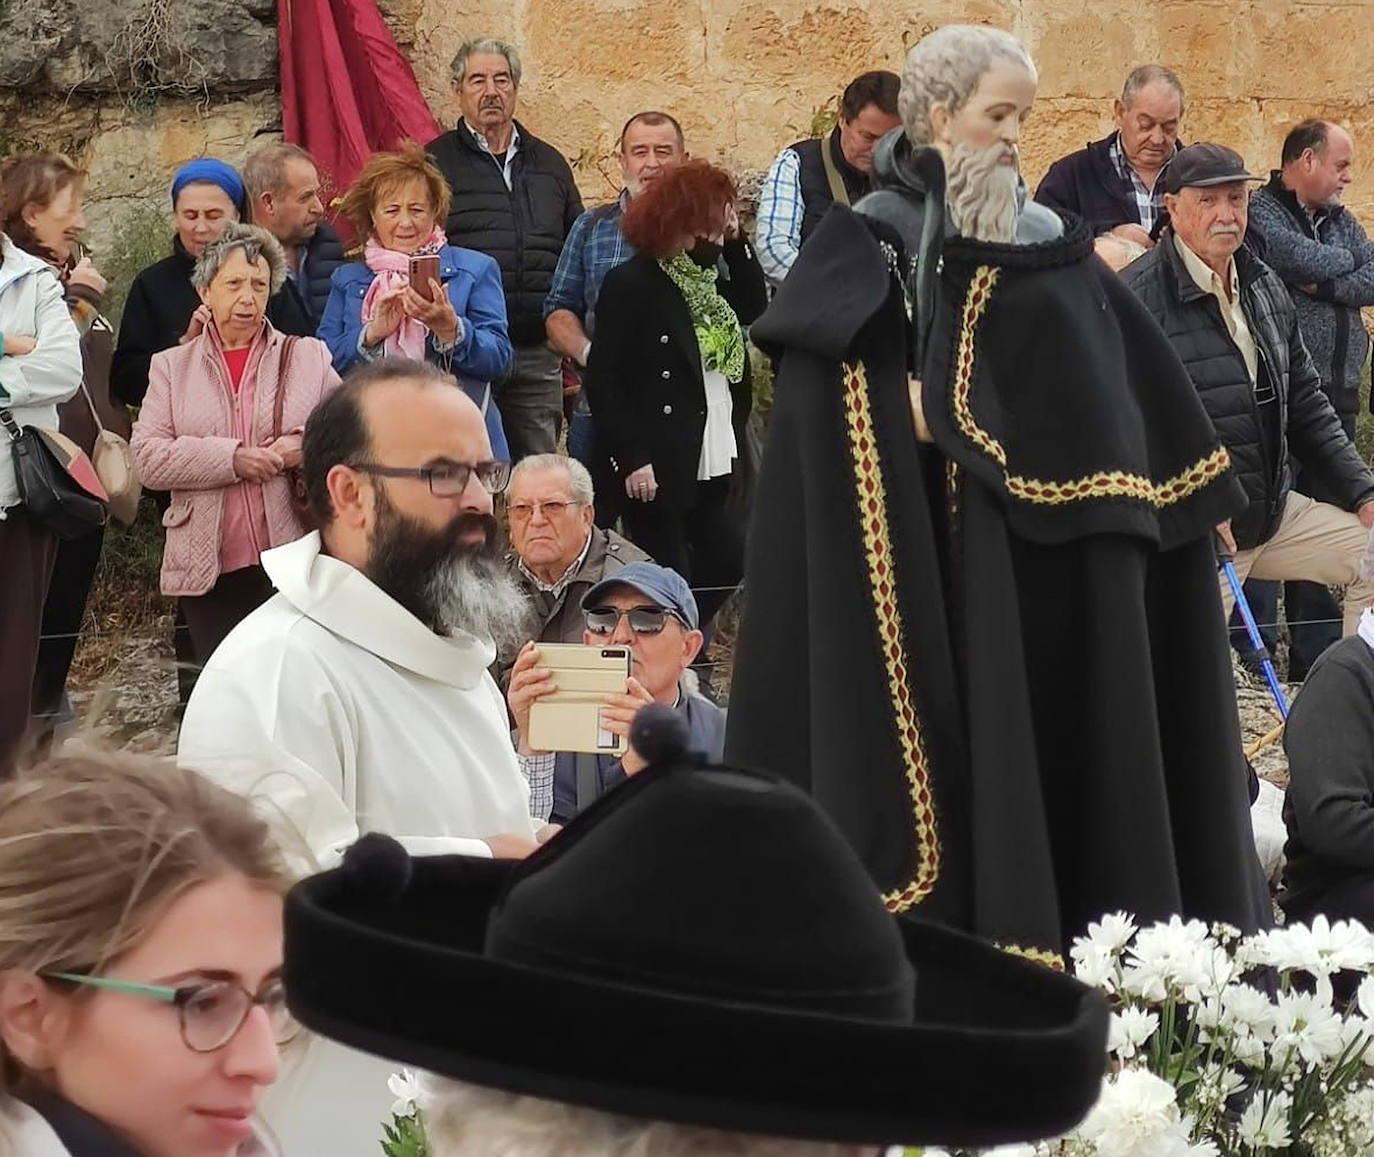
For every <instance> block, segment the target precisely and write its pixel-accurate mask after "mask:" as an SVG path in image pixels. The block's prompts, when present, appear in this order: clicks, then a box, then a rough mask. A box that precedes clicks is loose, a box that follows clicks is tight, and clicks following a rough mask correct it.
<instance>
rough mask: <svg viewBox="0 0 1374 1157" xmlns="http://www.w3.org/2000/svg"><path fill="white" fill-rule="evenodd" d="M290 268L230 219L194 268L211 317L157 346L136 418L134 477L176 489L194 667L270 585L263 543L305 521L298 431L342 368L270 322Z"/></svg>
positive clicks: (277, 251) (252, 230) (175, 577)
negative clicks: (262, 561) (175, 342)
mask: <svg viewBox="0 0 1374 1157" xmlns="http://www.w3.org/2000/svg"><path fill="white" fill-rule="evenodd" d="M285 278H286V259H285V257H284V256H283V254H282V251H281V246H280V245H279V244H278V243H277V241H276V239H275V238H273V237H272V235H271V234H270V233H268V232H267V231H266V230H265V229H260V228H257V227H256V226H253V225H230V226H229V227H228V228H226V229H225V231H224V234H223V235H222V236H221V237H220V239H219V240H218V241H216V242H214V243H212V244H211V245H209V246H208V247H207V248H206V250H205V252H204V253H203V254H202V255H201V257H200V259H199V260H198V261H197V262H196V268H195V273H194V274H193V275H192V278H191V280H192V284H193V285H195V287H196V290H197V291H198V292H199V293H200V296H201V300H202V301H203V302H204V304H205V306H206V310H207V312H208V313H209V321H208V322H206V324H205V326H204V328H203V329H202V330H201V331H200V332H199V333H197V334H195V335H194V336H192V337H190V338H189V340H184V341H183V342H182V344H181V345H179V346H175V347H173V348H172V349H169V350H164V351H163V352H162V353H160V354H155V355H154V356H153V360H152V366H151V369H150V371H149V375H148V393H147V396H146V397H145V398H144V400H143V408H142V410H140V411H139V415H138V421H137V422H135V423H134V433H133V439H132V444H133V451H134V456H135V458H136V459H137V461H138V469H139V476H140V477H141V478H142V480H143V483H144V485H146V486H148V487H151V488H152V489H155V490H170V491H171V492H172V502H171V505H170V506H169V507H168V508H167V513H166V514H165V515H163V518H162V523H163V525H164V526H165V527H166V528H167V544H166V547H165V548H164V550H163V555H162V593H163V594H166V595H176V596H177V597H178V598H180V599H181V608H182V611H183V613H184V615H185V617H186V624H187V627H188V628H189V629H190V633H191V645H192V650H193V652H194V655H195V661H196V663H197V664H198V665H204V663H205V661H206V660H207V659H208V658H209V657H210V655H211V653H212V652H213V651H214V649H215V648H216V647H217V646H218V645H219V643H220V640H222V639H223V638H224V636H225V635H227V634H228V633H229V632H230V631H231V630H232V629H233V627H234V626H235V624H237V623H238V622H239V620H240V619H242V618H243V617H244V616H245V615H247V614H248V613H249V612H250V611H252V610H253V609H255V608H256V607H257V606H259V605H260V604H261V603H263V602H265V601H266V600H267V599H268V597H269V596H270V595H271V594H272V584H271V583H270V582H269V581H268V579H267V576H266V574H265V573H264V572H263V569H262V567H261V566H260V565H259V564H258V558H259V556H260V555H261V554H262V552H263V551H265V550H267V549H269V548H271V547H274V546H281V545H282V544H283V543H287V542H292V541H294V540H295V539H297V538H300V537H301V536H302V535H303V534H305V533H306V531H307V529H308V527H306V526H305V524H304V523H303V522H302V519H301V515H300V514H299V513H298V511H299V510H300V509H301V506H300V504H298V503H297V502H296V500H295V491H296V482H297V479H296V474H295V471H296V468H297V467H299V466H300V460H301V431H302V429H303V428H304V426H305V419H306V418H307V417H308V416H309V415H310V411H311V410H313V409H314V408H315V406H316V404H317V403H318V402H319V400H320V399H321V398H322V397H324V395H325V394H326V393H328V392H329V391H330V390H332V389H334V387H335V386H337V385H338V384H339V377H338V375H337V374H336V373H335V372H334V369H333V367H332V365H331V364H330V357H329V350H328V349H327V348H326V347H325V345H324V343H323V342H320V341H317V340H316V339H315V338H291V337H286V336H285V335H283V334H281V333H279V332H278V331H277V330H276V329H274V328H273V327H272V324H271V323H270V322H268V321H267V319H266V316H265V312H266V309H267V300H268V298H269V297H270V296H271V295H272V294H273V293H275V292H276V291H277V290H278V289H280V288H281V286H282V283H283V281H284V280H285Z"/></svg>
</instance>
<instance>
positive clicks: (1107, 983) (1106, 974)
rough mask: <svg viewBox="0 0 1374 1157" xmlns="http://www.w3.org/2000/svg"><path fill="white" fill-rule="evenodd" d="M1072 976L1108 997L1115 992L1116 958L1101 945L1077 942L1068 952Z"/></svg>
mask: <svg viewBox="0 0 1374 1157" xmlns="http://www.w3.org/2000/svg"><path fill="white" fill-rule="evenodd" d="M1069 959H1070V960H1072V961H1073V974H1074V976H1076V977H1077V978H1078V979H1079V980H1081V981H1082V982H1083V983H1084V984H1086V985H1088V987H1090V988H1096V989H1098V990H1099V991H1101V992H1105V993H1106V994H1107V995H1108V996H1110V995H1111V994H1112V993H1113V992H1114V991H1115V990H1116V957H1115V956H1113V955H1112V952H1111V950H1110V949H1109V948H1107V947H1106V946H1105V945H1102V944H1093V943H1090V942H1089V941H1087V940H1079V941H1077V942H1076V943H1075V944H1074V946H1073V948H1071V949H1070V950H1069Z"/></svg>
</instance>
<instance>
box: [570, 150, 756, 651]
mask: <svg viewBox="0 0 1374 1157" xmlns="http://www.w3.org/2000/svg"><path fill="white" fill-rule="evenodd" d="M736 196H737V193H736V190H735V186H734V182H733V181H732V180H731V179H730V176H729V174H727V173H725V172H724V171H723V170H721V169H717V168H715V167H713V166H711V165H708V164H706V163H705V162H702V161H689V162H687V163H685V164H682V165H677V166H675V167H673V168H672V169H670V170H669V171H668V172H666V173H664V175H663V176H661V177H660V178H659V179H658V180H657V181H655V182H654V183H653V184H652V185H650V186H649V188H647V189H645V190H644V191H643V192H642V193H640V194H639V195H638V196H637V197H635V198H634V200H633V201H631V202H630V205H629V207H628V208H627V209H626V211H625V216H624V218H623V219H622V222H621V231H622V232H623V233H624V236H625V240H626V241H628V242H629V243H630V245H631V246H633V247H634V249H635V252H636V254H637V256H635V257H633V258H631V259H630V260H629V261H627V262H625V263H624V264H623V265H620V266H618V267H616V268H615V269H613V270H611V272H610V273H609V274H607V275H606V280H605V282H604V284H603V285H602V287H601V295H600V297H599V298H598V299H597V306H596V338H595V340H594V341H593V343H592V350H591V356H590V358H589V360H588V365H587V377H586V382H585V389H586V391H587V400H588V402H589V404H590V406H591V409H592V413H593V416H594V417H595V419H596V427H597V433H598V436H599V437H603V438H604V445H605V447H606V450H607V452H608V453H609V455H610V458H611V461H612V465H613V466H614V468H615V472H616V477H617V478H618V479H619V480H620V481H621V483H622V484H623V485H624V487H625V493H626V496H627V497H628V498H629V502H628V503H627V504H626V506H625V511H624V515H623V518H624V524H625V529H626V531H627V532H628V534H629V535H630V537H631V538H632V539H634V541H635V542H636V543H637V544H638V545H639V546H640V547H642V548H643V549H644V550H645V551H647V552H648V553H649V554H650V555H651V556H652V557H653V558H654V559H655V560H656V561H657V562H659V563H661V564H662V565H663V566H669V567H672V568H673V569H674V570H676V571H678V572H679V573H681V574H682V575H683V576H684V577H685V578H686V579H687V580H688V582H690V583H691V584H692V586H693V587H694V588H696V589H697V591H698V594H697V603H698V605H699V607H700V610H701V619H702V623H703V624H705V623H707V622H709V621H710V620H711V618H712V616H713V615H714V614H715V612H716V611H717V610H719V608H720V606H721V605H722V604H723V603H724V602H725V600H726V599H727V598H728V597H729V594H730V591H731V590H732V589H733V588H734V587H736V586H737V585H738V584H739V581H740V579H741V577H742V575H743V569H744V535H743V529H742V527H740V525H739V524H738V522H737V520H736V519H735V517H734V516H733V515H732V514H731V513H730V511H729V509H728V505H727V500H728V498H729V495H730V480H731V476H732V474H733V471H734V469H735V467H736V464H737V459H738V457H739V454H740V451H741V449H742V447H743V445H744V426H745V422H746V421H747V420H748V417H749V411H750V408H751V407H752V405H753V394H752V387H751V383H750V374H749V356H748V352H747V347H746V343H745V337H744V330H743V327H744V326H746V325H748V324H749V323H750V322H752V321H753V320H754V319H755V318H756V317H757V316H758V315H759V314H760V313H762V312H763V309H764V306H765V305H766V304H767V289H766V285H765V282H764V277H763V271H762V270H761V269H760V268H759V263H758V260H757V259H756V258H755V256H754V251H753V249H752V247H751V246H750V245H749V243H748V242H747V241H746V240H745V239H744V238H743V237H742V236H741V235H740V231H739V222H738V219H737V218H736V216H735V200H736Z"/></svg>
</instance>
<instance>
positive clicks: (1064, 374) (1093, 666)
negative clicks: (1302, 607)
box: [726, 207, 1270, 963]
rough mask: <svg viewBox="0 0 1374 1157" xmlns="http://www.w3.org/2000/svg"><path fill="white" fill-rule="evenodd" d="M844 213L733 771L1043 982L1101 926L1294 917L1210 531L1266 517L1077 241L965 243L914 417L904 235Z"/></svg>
mask: <svg viewBox="0 0 1374 1157" xmlns="http://www.w3.org/2000/svg"><path fill="white" fill-rule="evenodd" d="M881 232H882V226H880V225H877V224H875V223H873V222H871V221H867V220H865V219H864V218H862V217H860V216H859V215H856V214H855V213H853V212H851V211H849V210H847V209H844V208H842V207H837V208H835V209H834V210H832V211H831V212H830V213H829V214H828V215H827V216H826V218H825V219H824V221H823V222H822V224H821V226H820V227H819V228H818V230H817V231H816V233H814V234H813V236H812V237H811V238H810V239H809V240H808V242H807V244H806V246H805V247H804V248H803V250H802V253H801V256H800V257H799V259H798V261H797V264H796V265H795V266H794V268H793V270H792V272H791V273H790V274H789V275H788V278H787V280H786V281H785V282H784V283H783V286H782V288H781V290H780V291H779V293H778V296H777V298H776V299H775V300H774V302H773V304H772V305H771V306H770V308H769V309H768V311H767V312H766V313H765V314H764V315H763V316H762V317H761V318H760V319H759V320H758V321H757V322H756V323H755V325H754V327H753V337H754V339H755V340H756V341H758V342H759V343H760V344H761V345H763V346H764V348H766V349H769V350H770V352H773V353H775V355H778V356H780V363H779V365H778V374H777V379H776V383H775V395H774V396H775V402H774V409H773V413H772V417H771V420H770V425H769V433H768V442H767V447H766V450H765V455H764V461H763V468H762V473H761V476H760V479H759V483H758V490H757V493H756V497H755V506H754V514H753V521H752V525H751V529H750V537H749V547H748V558H747V565H746V576H747V578H746V593H745V606H744V614H743V619H742V623H741V629H740V636H739V641H738V644H737V650H736V658H735V677H734V683H733V687H732V691H731V696H730V713H729V727H728V735H727V742H726V754H727V757H728V758H729V759H731V760H733V761H738V762H740V763H742V764H747V765H752V766H755V767H759V768H763V769H766V770H770V771H772V772H775V773H777V774H779V775H782V776H785V777H787V778H789V779H791V780H792V781H794V782H796V783H798V784H799V785H801V786H802V787H804V788H805V789H807V790H809V791H810V792H811V793H812V794H813V796H814V797H815V798H816V799H817V800H818V801H819V802H820V803H821V804H822V805H823V806H824V807H825V808H826V809H827V810H828V811H829V813H830V815H831V816H832V817H833V818H834V820H835V821H836V822H837V824H838V825H839V827H840V828H841V830H842V831H843V832H844V833H845V834H846V836H848V838H849V839H850V841H851V843H852V844H853V845H854V847H855V848H856V849H857V851H858V852H859V854H860V855H861V857H862V858H863V860H864V862H865V863H866V864H867V866H868V868H869V870H870V872H871V873H872V874H873V877H874V879H875V880H876V882H877V883H878V885H879V887H880V888H881V890H882V891H883V893H884V896H885V899H886V901H887V903H888V905H889V907H891V908H892V909H893V910H895V911H900V912H905V913H908V914H910V915H911V916H913V917H918V918H929V919H932V920H936V921H939V922H943V923H948V924H952V925H955V926H957V927H960V928H965V929H969V930H971V931H974V932H976V933H978V934H980V935H982V936H985V937H987V938H988V939H990V940H993V941H994V942H996V943H999V944H1001V945H1003V946H1004V947H1007V948H1008V949H1012V950H1020V951H1023V952H1025V953H1027V954H1029V955H1032V956H1036V957H1038V958H1041V959H1044V960H1046V961H1047V962H1049V963H1055V962H1057V961H1058V960H1060V954H1061V953H1062V951H1063V949H1064V946H1065V945H1066V944H1067V942H1068V941H1069V940H1070V939H1071V938H1072V936H1074V935H1076V934H1078V933H1080V932H1082V931H1083V929H1084V927H1085V926H1086V924H1087V922H1088V921H1089V920H1092V919H1095V918H1097V917H1098V916H1100V915H1101V914H1103V913H1104V912H1108V911H1115V910H1118V909H1125V910H1127V911H1130V912H1132V913H1134V914H1136V915H1137V916H1138V917H1140V918H1141V919H1144V920H1146V921H1150V920H1154V919H1160V918H1167V917H1168V916H1170V915H1172V914H1175V913H1181V914H1184V915H1186V916H1190V917H1200V918H1203V919H1206V920H1209V921H1210V920H1223V921H1226V922H1228V923H1230V924H1233V925H1235V926H1236V927H1238V928H1240V929H1242V930H1245V931H1250V930H1253V929H1255V928H1257V927H1262V926H1264V925H1266V924H1267V923H1268V922H1269V911H1270V909H1269V906H1268V894H1267V890H1266V888H1265V884H1264V880H1263V878H1262V875H1261V871H1260V868H1259V865H1258V862H1257V859H1256V856H1255V852H1254V845H1253V838H1252V835H1251V829H1250V817H1249V809H1248V805H1249V799H1248V790H1247V780H1246V772H1245V766H1244V762H1243V759H1242V756H1241V740H1240V734H1239V724H1238V720H1237V714H1236V704H1235V694H1234V688H1233V684H1232V676H1231V667H1230V660H1229V655H1228V650H1227V642H1226V634H1225V627H1224V621H1223V618H1222V613H1221V606H1220V600H1219V596H1218V589H1217V579H1216V564H1215V560H1214V557H1213V552H1212V545H1211V529H1212V527H1213V526H1214V525H1215V524H1216V523H1218V522H1220V521H1222V520H1223V519H1225V518H1227V517H1229V516H1230V515H1231V514H1232V513H1233V512H1234V511H1236V510H1237V509H1239V508H1240V507H1241V506H1242V505H1243V502H1244V498H1243V495H1242V494H1241V493H1240V488H1239V485H1238V483H1237V482H1236V481H1235V480H1234V478H1233V477H1232V476H1231V473H1230V471H1229V469H1228V468H1227V459H1226V455H1225V451H1224V450H1223V449H1222V448H1221V446H1220V445H1219V444H1218V442H1217V439H1216V435H1215V433H1214V431H1213V430H1212V426H1211V423H1210V422H1209V421H1208V419H1207V416H1206V414H1205V413H1204V412H1203V409H1202V406H1201V403H1200V402H1199V401H1198V399H1197V395H1196V393H1195V391H1194V390H1193V388H1192V384H1191V382H1190V381H1189V379H1188V376H1187V374H1186V372H1185V371H1184V369H1183V367H1182V365H1181V364H1180V363H1179V361H1178V359H1177V357H1176V356H1175V354H1174V352H1173V350H1172V348H1171V346H1170V345H1169V342H1168V340H1167V339H1166V338H1165V336H1164V335H1163V333H1162V332H1161V331H1160V330H1159V328H1158V327H1157V326H1156V325H1155V323H1154V321H1153V319H1151V318H1150V317H1149V316H1148V315H1147V314H1146V313H1145V312H1144V311H1143V309H1142V308H1141V307H1140V305H1139V303H1138V302H1137V301H1136V300H1135V299H1134V298H1133V297H1132V295H1131V294H1130V293H1129V292H1128V291H1126V290H1125V289H1124V288H1123V287H1122V286H1121V285H1120V284H1119V283H1118V282H1117V280H1116V278H1115V276H1114V275H1112V274H1111V273H1110V272H1109V271H1108V270H1107V269H1106V267H1105V266H1104V265H1102V264H1101V263H1100V262H1099V261H1097V260H1096V259H1095V258H1094V257H1093V255H1092V244H1091V238H1090V237H1089V236H1088V234H1087V231H1086V230H1085V229H1083V228H1082V227H1081V226H1077V225H1071V226H1070V228H1069V232H1068V234H1067V235H1066V236H1065V237H1064V238H1062V239H1061V240H1058V241H1053V242H1046V243H1043V244H1037V245H1031V246H994V245H985V244H980V243H973V242H968V241H965V240H962V239H958V238H953V239H950V240H949V241H948V242H947V243H946V245H945V251H944V265H943V269H942V273H941V285H940V290H939V294H938V304H937V306H936V310H935V319H934V324H933V328H932V331H931V339H930V341H929V343H928V346H927V357H926V361H925V372H924V373H923V375H922V382H923V394H922V397H923V404H924V410H925V418H926V421H927V422H928V424H929V426H930V430H931V434H932V436H933V438H934V440H935V444H934V445H928V444H922V443H919V442H918V441H917V439H916V435H915V432H914V426H913V422H912V419H911V412H910V405H909V397H908V389H907V380H908V376H907V366H908V361H909V355H908V339H909V323H908V311H907V305H906V302H905V299H904V296H903V293H902V289H901V287H900V280H899V278H898V276H897V275H896V273H897V270H899V269H900V268H901V263H902V257H901V254H900V253H899V252H898V251H897V246H898V245H899V243H898V242H897V241H896V239H895V234H894V235H893V236H892V237H886V236H884V237H882V243H881V244H880V239H879V236H877V235H876V234H878V233H881Z"/></svg>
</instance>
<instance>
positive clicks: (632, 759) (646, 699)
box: [600, 675, 654, 775]
mask: <svg viewBox="0 0 1374 1157" xmlns="http://www.w3.org/2000/svg"><path fill="white" fill-rule="evenodd" d="M652 702H654V697H653V696H652V695H650V694H649V692H648V691H647V690H646V689H645V687H644V684H643V683H641V682H640V681H639V680H638V679H636V678H635V677H634V676H633V675H631V676H630V677H629V678H628V679H626V680H625V693H624V694H623V695H609V696H607V698H606V704H605V706H604V707H602V708H601V715H600V719H601V726H602V727H604V728H605V729H606V730H607V731H609V732H610V733H611V734H612V735H623V736H624V737H625V740H626V744H627V746H626V749H625V755H624V756H623V757H622V758H621V760H620V766H621V767H622V768H624V769H625V774H626V775H637V774H638V773H639V772H641V771H643V770H644V769H645V768H646V767H648V766H649V765H648V763H647V762H646V761H645V759H644V757H643V756H642V755H640V754H639V752H637V751H636V750H635V749H634V747H633V746H630V745H629V738H630V728H631V727H633V726H634V721H635V716H636V715H638V714H639V713H640V711H642V710H643V709H644V708H645V707H647V706H648V705H649V704H650V703H652Z"/></svg>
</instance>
